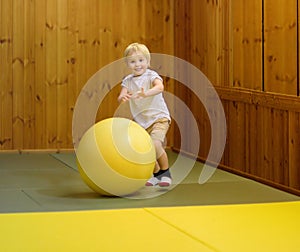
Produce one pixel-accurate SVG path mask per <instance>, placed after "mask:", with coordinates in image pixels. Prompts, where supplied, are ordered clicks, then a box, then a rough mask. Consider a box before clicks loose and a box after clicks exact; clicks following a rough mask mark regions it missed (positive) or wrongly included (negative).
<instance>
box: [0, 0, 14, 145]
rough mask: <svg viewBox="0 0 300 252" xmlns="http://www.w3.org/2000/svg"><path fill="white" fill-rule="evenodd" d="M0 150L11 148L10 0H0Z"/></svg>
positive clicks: (11, 36) (11, 29) (11, 40)
mask: <svg viewBox="0 0 300 252" xmlns="http://www.w3.org/2000/svg"><path fill="white" fill-rule="evenodd" d="M0 4H1V6H0V18H1V22H0V41H1V42H0V67H1V74H0V103H1V104H0V120H1V121H0V150H1V149H11V148H13V145H12V141H13V132H12V128H13V127H12V121H13V119H12V116H13V113H12V108H13V106H12V105H13V98H12V90H13V86H12V52H13V51H12V46H13V34H12V33H13V24H12V22H11V20H12V18H13V5H12V1H1V2H0Z"/></svg>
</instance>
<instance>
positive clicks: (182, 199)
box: [0, 151, 300, 252]
mask: <svg viewBox="0 0 300 252" xmlns="http://www.w3.org/2000/svg"><path fill="white" fill-rule="evenodd" d="M168 154H169V158H170V161H171V164H172V163H174V161H175V160H176V158H177V154H176V153H174V152H171V151H169V152H168ZM201 169H202V164H201V163H200V162H196V164H195V166H194V167H193V169H192V171H191V172H190V173H189V175H188V176H187V177H186V178H185V179H184V180H183V181H182V182H181V183H180V184H178V185H177V186H176V187H174V188H172V190H169V191H168V190H167V189H160V188H158V187H155V188H144V189H142V190H141V193H142V194H147V193H150V194H151V193H153V192H154V191H155V190H156V191H157V190H167V191H164V192H163V194H161V195H160V196H158V197H150V198H144V199H132V198H121V197H105V196H100V195H98V194H97V193H95V192H93V191H92V190H91V189H90V188H89V187H88V186H87V185H86V184H85V183H84V182H83V180H82V179H81V177H80V175H79V173H78V171H77V167H76V161H75V154H74V153H72V152H70V153H59V154H56V153H55V154H54V153H22V154H19V153H0V175H1V176H0V213H1V214H0V218H1V220H0V221H1V238H0V251H6V252H9V251H30V252H32V251H83V250H84V251H116V250H121V251H129V250H130V251H153V250H157V251H163V250H164V251H230V252H232V251H272V252H274V251H299V247H300V242H299V239H298V233H299V228H298V227H299V226H300V216H299V212H300V197H298V196H296V195H292V194H289V193H286V192H283V191H280V190H277V189H274V188H272V187H269V186H266V185H263V184H260V183H258V182H255V181H252V180H249V179H246V178H243V177H239V176H237V175H233V174H230V173H228V172H225V171H222V170H219V169H217V170H216V172H215V173H214V175H213V176H212V177H211V179H210V180H209V181H208V182H207V183H205V184H202V185H200V184H198V183H197V181H198V178H199V175H200V173H201Z"/></svg>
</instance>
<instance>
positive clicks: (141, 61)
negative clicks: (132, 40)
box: [127, 51, 149, 76]
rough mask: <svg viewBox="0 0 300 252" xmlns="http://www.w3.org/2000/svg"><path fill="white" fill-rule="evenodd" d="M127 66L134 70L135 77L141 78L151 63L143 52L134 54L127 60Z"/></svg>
mask: <svg viewBox="0 0 300 252" xmlns="http://www.w3.org/2000/svg"><path fill="white" fill-rule="evenodd" d="M127 65H128V67H129V68H130V69H131V70H132V73H133V75H135V76H139V75H142V74H143V73H145V72H146V70H147V68H148V66H149V63H148V61H147V59H146V57H145V56H144V54H143V53H142V52H139V51H136V52H133V53H132V54H131V55H129V56H128V58H127Z"/></svg>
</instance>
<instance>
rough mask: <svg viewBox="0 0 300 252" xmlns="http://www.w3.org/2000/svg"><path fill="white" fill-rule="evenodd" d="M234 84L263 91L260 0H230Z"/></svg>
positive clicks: (232, 82) (234, 85)
mask: <svg viewBox="0 0 300 252" xmlns="http://www.w3.org/2000/svg"><path fill="white" fill-rule="evenodd" d="M230 8H231V12H230V13H231V15H230V18H231V26H232V28H231V29H230V30H231V32H232V36H231V40H232V41H230V42H231V43H232V44H231V48H232V50H231V55H232V56H231V57H232V62H231V64H232V65H231V68H232V73H231V74H232V81H231V82H230V84H231V86H233V87H243V88H249V89H254V90H262V89H263V86H262V79H263V69H262V65H263V62H262V57H263V56H262V54H263V37H262V36H263V34H262V25H263V23H262V18H263V17H262V16H263V13H262V12H263V10H262V1H261V0H252V1H240V0H232V1H231V6H230Z"/></svg>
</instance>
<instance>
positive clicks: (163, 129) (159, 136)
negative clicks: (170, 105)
mask: <svg viewBox="0 0 300 252" xmlns="http://www.w3.org/2000/svg"><path fill="white" fill-rule="evenodd" d="M169 127H170V121H169V119H168V118H161V119H158V120H157V121H155V122H154V123H153V124H152V125H151V126H150V127H148V128H147V129H146V131H147V132H148V133H149V135H150V137H151V138H152V139H153V140H159V141H161V142H162V143H164V141H165V138H166V134H167V132H168V129H169Z"/></svg>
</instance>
